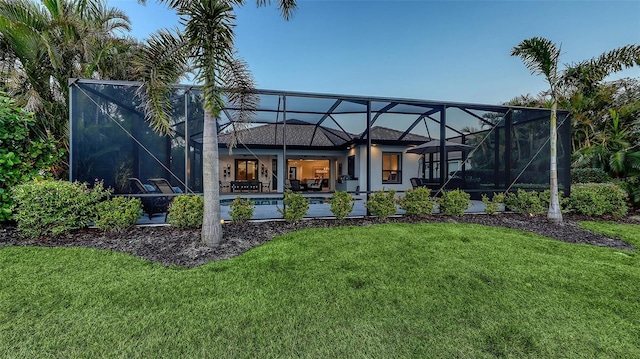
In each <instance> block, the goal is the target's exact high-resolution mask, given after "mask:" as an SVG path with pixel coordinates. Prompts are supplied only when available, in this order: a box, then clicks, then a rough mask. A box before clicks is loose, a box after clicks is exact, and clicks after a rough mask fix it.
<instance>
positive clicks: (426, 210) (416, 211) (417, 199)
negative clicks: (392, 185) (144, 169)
mask: <svg viewBox="0 0 640 359" xmlns="http://www.w3.org/2000/svg"><path fill="white" fill-rule="evenodd" d="M397 202H398V204H399V205H400V208H402V209H404V211H405V212H406V214H408V215H410V216H426V215H430V214H432V213H433V206H434V205H435V204H436V201H435V200H434V199H433V198H431V190H430V189H429V188H426V187H418V188H415V189H410V190H407V191H406V192H405V193H404V196H403V197H401V198H398V201H397Z"/></svg>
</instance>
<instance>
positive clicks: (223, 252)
mask: <svg viewBox="0 0 640 359" xmlns="http://www.w3.org/2000/svg"><path fill="white" fill-rule="evenodd" d="M582 220H599V218H591V217H584V216H574V215H565V216H564V221H563V222H562V223H559V224H553V223H550V222H549V221H547V219H546V217H544V216H537V217H527V216H523V215H520V214H512V213H502V214H497V215H486V214H469V215H465V216H462V217H450V216H444V215H434V216H427V217H411V216H402V217H392V218H387V219H380V218H376V217H366V218H347V219H345V220H343V221H336V220H332V219H312V220H311V219H310V220H303V221H300V222H296V223H286V222H283V221H269V222H249V223H246V224H235V223H228V224H225V225H224V226H223V233H224V234H223V242H222V244H221V245H220V246H219V247H217V248H215V249H212V248H208V247H206V246H204V245H203V244H202V242H201V241H200V230H179V229H176V228H173V227H171V226H154V227H151V226H149V227H134V228H130V229H127V230H123V231H120V232H103V231H100V230H97V229H82V230H76V231H72V232H70V233H66V234H62V235H58V236H55V237H48V238H40V239H38V240H30V239H24V238H21V237H20V236H19V235H18V232H17V231H16V230H15V228H14V227H13V226H10V225H7V224H3V225H0V247H6V246H43V247H88V248H98V249H108V250H113V251H118V252H124V253H129V254H131V255H134V256H138V257H141V258H145V259H148V260H151V261H155V262H160V263H162V264H164V265H179V266H187V267H195V266H198V265H202V264H204V263H207V262H210V261H217V260H222V259H228V258H232V257H235V256H237V255H239V254H242V253H244V252H245V251H247V250H249V249H251V248H253V247H256V246H258V245H260V244H262V243H264V242H267V241H269V240H271V239H272V238H274V237H275V236H278V235H281V234H285V233H287V232H291V231H296V230H300V229H305V228H323V227H334V226H338V225H350V226H368V225H374V224H381V223H417V222H434V223H436V222H447V223H476V224H483V225H488V226H500V227H507V228H512V229H519V230H524V231H529V232H532V233H537V234H540V235H543V236H546V237H550V238H555V239H557V240H560V241H564V242H569V243H583V244H590V245H596V246H602V247H610V248H616V249H634V248H633V246H631V245H630V244H627V243H625V242H623V241H622V240H620V239H617V238H609V237H606V236H604V235H600V234H596V233H593V232H590V231H587V230H585V229H582V228H580V227H579V226H578V222H579V221H582ZM607 220H611V219H607ZM617 221H619V222H624V223H634V224H640V220H638V218H637V217H625V218H623V219H619V220H617ZM469 235H470V236H473V233H469Z"/></svg>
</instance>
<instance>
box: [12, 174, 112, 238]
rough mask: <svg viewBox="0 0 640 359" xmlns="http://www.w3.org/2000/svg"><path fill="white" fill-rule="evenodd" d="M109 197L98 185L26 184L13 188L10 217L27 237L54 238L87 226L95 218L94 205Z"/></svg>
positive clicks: (38, 182)
mask: <svg viewBox="0 0 640 359" xmlns="http://www.w3.org/2000/svg"><path fill="white" fill-rule="evenodd" d="M109 195H110V192H109V191H108V190H106V189H104V188H103V187H102V183H101V182H97V183H96V184H95V185H94V187H93V188H89V187H88V185H87V184H86V183H79V182H73V183H71V182H67V181H35V182H27V183H24V184H21V185H18V186H15V187H14V188H13V198H14V200H15V201H16V203H17V207H16V210H15V215H14V218H15V220H16V221H17V222H18V230H19V231H20V232H21V233H22V234H23V235H25V236H27V237H31V238H37V237H41V236H45V235H50V234H53V235H56V234H59V233H63V232H65V231H69V230H72V229H77V228H84V227H87V226H88V225H89V222H91V221H92V220H93V219H94V218H95V216H96V205H97V204H98V203H99V202H101V201H103V200H105V199H107V198H109Z"/></svg>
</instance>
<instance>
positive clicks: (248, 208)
mask: <svg viewBox="0 0 640 359" xmlns="http://www.w3.org/2000/svg"><path fill="white" fill-rule="evenodd" d="M255 208H256V203H255V202H254V201H252V200H251V199H249V198H242V197H240V196H238V197H236V198H235V199H234V200H233V202H231V204H230V205H229V215H230V216H231V220H232V221H234V222H241V223H242V222H246V221H248V220H250V219H251V217H253V211H254V209H255Z"/></svg>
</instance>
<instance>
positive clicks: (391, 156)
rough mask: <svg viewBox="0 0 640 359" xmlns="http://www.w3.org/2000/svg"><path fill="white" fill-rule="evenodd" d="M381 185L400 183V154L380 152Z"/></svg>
mask: <svg viewBox="0 0 640 359" xmlns="http://www.w3.org/2000/svg"><path fill="white" fill-rule="evenodd" d="M382 183H402V153H400V152H382Z"/></svg>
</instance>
